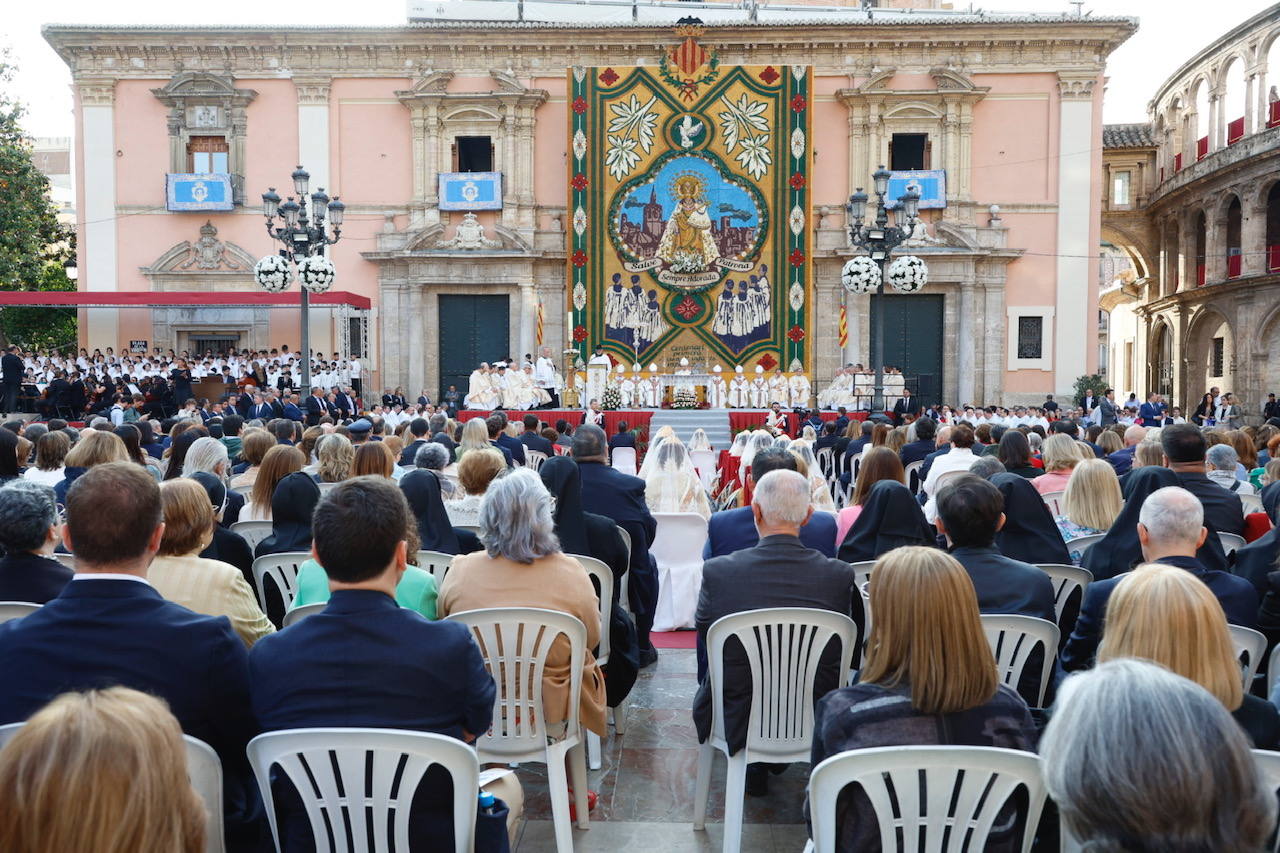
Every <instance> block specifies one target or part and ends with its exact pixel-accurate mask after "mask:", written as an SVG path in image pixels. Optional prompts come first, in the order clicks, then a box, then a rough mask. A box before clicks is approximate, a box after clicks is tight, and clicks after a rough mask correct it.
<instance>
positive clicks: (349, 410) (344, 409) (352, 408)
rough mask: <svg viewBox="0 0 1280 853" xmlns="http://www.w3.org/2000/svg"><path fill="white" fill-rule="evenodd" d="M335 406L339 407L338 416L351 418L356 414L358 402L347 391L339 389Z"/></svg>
mask: <svg viewBox="0 0 1280 853" xmlns="http://www.w3.org/2000/svg"><path fill="white" fill-rule="evenodd" d="M333 399H334V404H335V405H337V407H338V416H339V417H341V418H344V419H345V418H349V417H351V416H352V415H354V414H355V412H356V401H355V400H354V399H353V398H352V397H351V395H350V394H348V393H347V392H346V391H345V390H343V389H341V388H339V389H338V391H337V393H336V394H334V398H333Z"/></svg>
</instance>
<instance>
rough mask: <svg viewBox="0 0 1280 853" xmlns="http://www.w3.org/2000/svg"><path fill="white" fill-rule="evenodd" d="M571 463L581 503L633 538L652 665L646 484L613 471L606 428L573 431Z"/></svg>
mask: <svg viewBox="0 0 1280 853" xmlns="http://www.w3.org/2000/svg"><path fill="white" fill-rule="evenodd" d="M573 459H574V461H575V462H577V463H578V471H579V472H580V473H581V476H582V503H583V505H584V506H589V507H591V511H592V512H595V513H599V514H600V515H603V516H607V517H609V518H612V519H613V520H614V523H615V524H617V525H618V526H619V527H621V528H622V529H623V530H625V531H627V535H628V536H630V537H631V563H630V566H629V568H630V571H631V574H630V576H629V577H630V580H629V582H628V587H627V589H628V591H629V592H630V595H631V610H632V612H634V613H635V616H636V633H637V635H638V636H639V639H640V665H641V666H648V665H649V664H651V663H653V662H654V661H656V660H657V659H658V653H657V652H656V651H654V649H653V645H652V644H651V643H650V642H649V629H650V628H652V627H653V614H654V611H655V610H657V609H658V566H657V564H656V563H655V562H654V560H653V557H651V556H650V555H649V546H650V545H651V544H653V537H654V534H655V533H657V531H658V522H657V521H655V520H654V518H653V515H652V513H650V512H649V505H648V504H646V503H645V500H644V480H641V479H640V478H639V477H633V476H631V475H630V474H623V473H622V472H621V471H615V470H614V469H613V468H610V467H609V456H608V445H607V443H606V442H605V436H604V430H602V429H601V428H600V427H598V426H596V425H595V424H583V425H582V426H580V427H578V428H577V429H576V430H574V431H573ZM832 535H833V536H834V535H835V534H834V533H833V534H832Z"/></svg>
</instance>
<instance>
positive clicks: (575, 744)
mask: <svg viewBox="0 0 1280 853" xmlns="http://www.w3.org/2000/svg"><path fill="white" fill-rule="evenodd" d="M448 618H449V619H450V621H453V622H461V623H462V624H464V625H466V626H467V627H468V628H470V629H471V633H472V635H473V636H474V637H475V639H476V642H477V643H478V644H479V646H480V652H481V654H482V655H484V663H485V667H486V668H487V669H488V670H489V673H490V674H491V675H492V676H493V680H494V682H495V683H496V684H497V687H498V690H497V694H496V695H495V697H494V707H493V725H492V727H491V728H490V729H489V731H488V733H487V734H485V735H483V736H482V737H481V738H480V739H479V740H478V741H476V751H477V753H478V755H479V757H480V760H481V761H483V762H486V763H487V762H494V763H498V764H510V763H512V762H525V761H541V762H545V763H546V765H547V791H548V795H549V796H550V797H551V814H552V820H553V822H554V824H555V833H556V850H557V851H558V853H573V828H572V826H571V825H570V820H569V782H570V780H566V779H565V758H566V754H567V756H568V761H569V772H570V776H571V780H572V785H573V796H574V809H575V810H576V812H577V816H578V828H579V829H587V828H588V827H589V826H590V824H589V822H588V818H587V763H586V756H585V754H584V753H585V750H583V748H582V732H581V727H580V725H579V718H578V710H579V709H578V704H579V702H580V700H581V695H582V664H583V661H584V660H585V659H586V648H587V629H586V628H585V627H584V626H583V624H582V623H581V622H579V621H578V620H577V619H576V618H574V617H573V616H570V615H569V614H567V613H561V612H559V611H556V610H540V609H536V608H532V607H497V608H490V609H486V610H468V611H466V612H463V613H453V614H450V616H449V617H448ZM562 635H563V636H564V637H566V638H567V639H568V641H569V697H568V698H569V708H568V717H567V718H566V720H565V734H564V737H563V738H561V739H559V740H551V741H550V742H548V738H547V724H546V716H545V714H544V713H543V706H542V672H543V669H544V667H545V666H546V663H547V655H548V654H549V653H550V652H551V647H552V644H553V643H554V642H555V641H556V639H557V638H559V637H560V636H562ZM474 799H475V798H474V797H473V798H472V800H473V801H474Z"/></svg>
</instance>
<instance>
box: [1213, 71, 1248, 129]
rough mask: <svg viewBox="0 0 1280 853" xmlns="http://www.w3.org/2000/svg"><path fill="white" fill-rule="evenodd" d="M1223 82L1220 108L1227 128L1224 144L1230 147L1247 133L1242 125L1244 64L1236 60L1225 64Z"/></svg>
mask: <svg viewBox="0 0 1280 853" xmlns="http://www.w3.org/2000/svg"><path fill="white" fill-rule="evenodd" d="M1222 79H1223V82H1224V83H1225V84H1226V88H1225V92H1224V94H1223V97H1222V104H1221V105H1220V108H1221V109H1222V111H1223V121H1224V123H1225V124H1226V126H1227V137H1226V144H1227V145H1231V144H1233V143H1235V142H1237V141H1239V140H1240V139H1242V138H1244V135H1245V134H1246V133H1247V132H1248V128H1246V127H1245V125H1244V118H1245V101H1246V100H1247V96H1246V92H1245V89H1246V87H1245V82H1244V63H1243V62H1242V61H1240V60H1239V59H1238V58H1236V59H1232V60H1230V61H1229V62H1228V63H1227V67H1226V68H1225V69H1224V70H1223V76H1222Z"/></svg>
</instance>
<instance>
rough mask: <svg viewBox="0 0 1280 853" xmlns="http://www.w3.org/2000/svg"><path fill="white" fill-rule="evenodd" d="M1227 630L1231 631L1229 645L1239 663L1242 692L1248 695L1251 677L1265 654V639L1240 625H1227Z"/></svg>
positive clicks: (1259, 633) (1261, 634) (1256, 632)
mask: <svg viewBox="0 0 1280 853" xmlns="http://www.w3.org/2000/svg"><path fill="white" fill-rule="evenodd" d="M1227 628H1228V629H1229V630H1230V631H1231V643H1232V645H1234V646H1235V647H1236V658H1237V659H1239V661H1240V675H1241V677H1242V678H1243V679H1244V691H1245V692H1246V693H1248V692H1249V686H1250V685H1251V684H1253V677H1254V676H1255V675H1257V674H1258V669H1259V667H1261V666H1262V656H1263V655H1265V654H1266V653H1267V638H1266V636H1265V635H1264V634H1263V633H1262V632H1261V631H1255V630H1254V629H1252V628H1245V627H1243V626H1241V625H1228V626H1227ZM1268 698H1269V696H1268Z"/></svg>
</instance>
